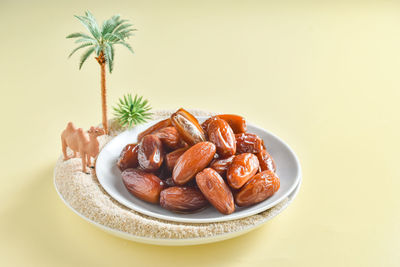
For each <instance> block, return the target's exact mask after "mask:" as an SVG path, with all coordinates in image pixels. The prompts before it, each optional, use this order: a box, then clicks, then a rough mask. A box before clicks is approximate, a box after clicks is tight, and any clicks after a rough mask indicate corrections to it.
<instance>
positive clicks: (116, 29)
mask: <svg viewBox="0 0 400 267" xmlns="http://www.w3.org/2000/svg"><path fill="white" fill-rule="evenodd" d="M121 21H122V20H121ZM132 26H133V25H132V24H129V23H121V25H118V27H116V28H115V29H114V31H113V32H119V31H122V30H124V29H126V28H129V27H132Z"/></svg>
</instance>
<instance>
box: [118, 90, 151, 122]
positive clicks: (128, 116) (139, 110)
mask: <svg viewBox="0 0 400 267" xmlns="http://www.w3.org/2000/svg"><path fill="white" fill-rule="evenodd" d="M113 109H114V115H115V116H116V117H117V120H118V122H119V124H120V125H121V126H128V127H129V128H130V127H132V126H133V125H137V124H140V123H143V122H146V121H147V120H148V119H150V118H151V115H153V113H151V112H149V111H150V110H151V107H150V105H149V101H147V100H146V99H143V97H142V96H141V97H138V96H137V95H135V98H134V99H132V95H131V94H127V95H124V97H123V98H120V99H119V103H117V106H116V107H113Z"/></svg>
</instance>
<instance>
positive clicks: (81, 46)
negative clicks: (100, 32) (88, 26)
mask: <svg viewBox="0 0 400 267" xmlns="http://www.w3.org/2000/svg"><path fill="white" fill-rule="evenodd" d="M90 45H93V44H92V43H84V44H81V45H80V46H78V47H76V48H75V49H74V50H72V52H71V53H70V54H69V55H68V58H70V57H71V56H72V55H73V54H74V53H75V52H76V51H78V50H79V49H81V48H84V47H87V46H90Z"/></svg>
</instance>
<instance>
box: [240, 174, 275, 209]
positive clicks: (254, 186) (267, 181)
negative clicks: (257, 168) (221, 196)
mask: <svg viewBox="0 0 400 267" xmlns="http://www.w3.org/2000/svg"><path fill="white" fill-rule="evenodd" d="M279 187H280V180H279V177H278V176H276V174H275V173H274V172H272V171H263V172H260V173H258V174H256V175H255V176H254V177H253V178H251V179H250V181H248V182H247V183H246V184H245V185H244V186H243V187H242V189H241V190H240V191H239V193H237V194H236V196H235V202H236V204H237V205H238V206H241V207H246V206H250V205H254V204H257V203H259V202H261V201H264V200H265V199H267V198H269V197H270V196H272V195H273V194H274V193H275V192H276V191H278V189H279Z"/></svg>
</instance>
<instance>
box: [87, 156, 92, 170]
mask: <svg viewBox="0 0 400 267" xmlns="http://www.w3.org/2000/svg"><path fill="white" fill-rule="evenodd" d="M86 160H87V166H88V167H90V166H91V164H92V162H91V158H90V156H89V154H87V155H86Z"/></svg>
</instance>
